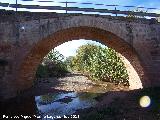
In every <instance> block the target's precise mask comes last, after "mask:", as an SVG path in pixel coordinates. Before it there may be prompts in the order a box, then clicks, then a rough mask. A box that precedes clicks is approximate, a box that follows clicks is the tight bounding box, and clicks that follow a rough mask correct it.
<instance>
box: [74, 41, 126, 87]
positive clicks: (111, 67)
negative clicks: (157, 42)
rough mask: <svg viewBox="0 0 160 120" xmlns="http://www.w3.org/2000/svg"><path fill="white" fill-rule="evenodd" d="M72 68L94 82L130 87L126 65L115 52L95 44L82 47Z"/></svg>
mask: <svg viewBox="0 0 160 120" xmlns="http://www.w3.org/2000/svg"><path fill="white" fill-rule="evenodd" d="M72 67H73V68H74V69H76V70H78V71H81V72H82V73H84V74H87V76H89V77H90V78H91V79H92V80H104V81H110V82H115V83H123V84H126V85H128V74H127V71H126V68H125V66H124V63H123V62H122V61H121V59H120V57H118V55H117V53H116V52H115V50H113V49H111V48H107V47H106V48H103V47H101V46H97V45H94V44H87V45H82V46H80V47H79V48H78V50H77V54H76V56H75V57H73V58H72Z"/></svg>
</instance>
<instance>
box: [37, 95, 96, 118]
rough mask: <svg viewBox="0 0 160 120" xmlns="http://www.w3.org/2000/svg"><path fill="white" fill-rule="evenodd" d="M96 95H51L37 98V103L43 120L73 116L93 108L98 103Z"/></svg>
mask: <svg viewBox="0 0 160 120" xmlns="http://www.w3.org/2000/svg"><path fill="white" fill-rule="evenodd" d="M97 95H98V94H96V93H77V92H69V93H50V94H47V95H42V96H36V97H35V101H36V104H37V108H38V110H39V113H40V114H41V116H43V117H42V118H44V117H45V116H46V115H49V116H64V115H71V114H73V113H74V112H76V110H78V109H84V108H88V107H91V106H93V105H95V104H96V103H97V101H96V100H95V99H94V98H95V97H97Z"/></svg>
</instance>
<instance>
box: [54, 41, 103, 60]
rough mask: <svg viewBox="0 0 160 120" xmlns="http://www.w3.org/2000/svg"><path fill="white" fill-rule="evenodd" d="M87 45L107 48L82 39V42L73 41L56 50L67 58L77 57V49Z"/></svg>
mask: <svg viewBox="0 0 160 120" xmlns="http://www.w3.org/2000/svg"><path fill="white" fill-rule="evenodd" d="M87 43H91V44H96V45H100V46H102V47H106V46H105V45H104V44H101V43H100V42H98V41H92V40H84V39H80V40H72V41H69V42H65V43H63V44H61V45H59V46H57V47H56V48H55V50H57V51H59V52H60V53H61V54H63V55H64V57H65V58H66V57H69V56H74V55H76V50H77V48H78V47H80V46H81V45H85V44H87Z"/></svg>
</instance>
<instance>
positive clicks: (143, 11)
mask: <svg viewBox="0 0 160 120" xmlns="http://www.w3.org/2000/svg"><path fill="white" fill-rule="evenodd" d="M21 1H24V2H25V3H27V1H34V0H21ZM36 2H38V3H43V2H48V3H61V4H65V7H64V6H40V5H23V4H18V2H17V0H16V2H15V4H9V3H2V2H0V6H1V7H10V8H16V11H17V10H18V9H19V8H25V9H30V10H31V9H45V10H64V11H65V13H68V12H69V11H71V12H92V14H93V12H94V13H97V12H98V13H99V14H101V13H109V14H114V15H116V16H117V15H135V16H140V17H145V16H149V17H160V14H157V13H149V12H148V11H149V10H157V11H158V10H160V9H158V8H147V7H143V6H139V7H136V6H120V5H108V4H107V5H106V4H102V3H91V2H67V1H64V2H56V1H52V0H48V1H45V0H39V1H36ZM71 4H72V5H73V6H75V5H74V4H83V5H87V6H88V5H94V6H103V7H104V6H105V7H113V8H114V9H106V8H105V9H99V8H91V7H90V8H89V7H88V8H86V7H69V5H71ZM118 7H124V8H133V9H141V10H140V11H139V10H138V11H131V10H128V11H126V10H118Z"/></svg>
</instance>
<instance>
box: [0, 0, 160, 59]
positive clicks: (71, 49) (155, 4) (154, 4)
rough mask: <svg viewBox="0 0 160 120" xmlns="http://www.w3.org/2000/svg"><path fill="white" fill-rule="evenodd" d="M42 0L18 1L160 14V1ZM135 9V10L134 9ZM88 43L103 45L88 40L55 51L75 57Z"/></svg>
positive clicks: (8, 8) (9, 0) (12, 1)
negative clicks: (136, 7) (140, 8)
mask: <svg viewBox="0 0 160 120" xmlns="http://www.w3.org/2000/svg"><path fill="white" fill-rule="evenodd" d="M38 1H42V0H34V1H22V0H17V2H18V4H24V5H41V6H65V4H62V3H58V2H62V1H63V2H64V1H70V2H71V1H72V2H78V3H77V4H69V5H68V6H70V7H84V8H85V7H89V8H101V9H102V8H103V9H105V8H106V9H114V7H109V6H105V5H119V6H118V7H117V9H120V10H130V9H131V8H126V7H122V6H138V7H139V6H142V7H147V8H158V9H156V10H150V11H149V12H155V13H159V14H160V0H43V1H55V2H38ZM0 2H2V3H10V4H15V3H16V0H0ZM82 2H92V3H94V4H98V3H99V4H102V3H103V4H105V5H102V6H95V5H85V4H80V3H82ZM0 9H6V10H15V8H10V7H5V8H3V7H0ZM132 9H135V8H132ZM18 11H26V9H18ZM27 11H31V12H48V10H27ZM53 12H62V13H64V12H65V11H59V10H58V11H53ZM87 43H95V44H97V45H102V44H100V43H96V42H93V41H86V40H83V39H82V40H74V41H70V42H66V43H64V44H62V45H60V46H58V47H56V48H55V49H56V50H58V51H59V52H60V53H61V54H63V55H64V56H65V57H68V56H72V55H75V53H76V50H77V48H78V47H79V46H81V45H84V44H87Z"/></svg>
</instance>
